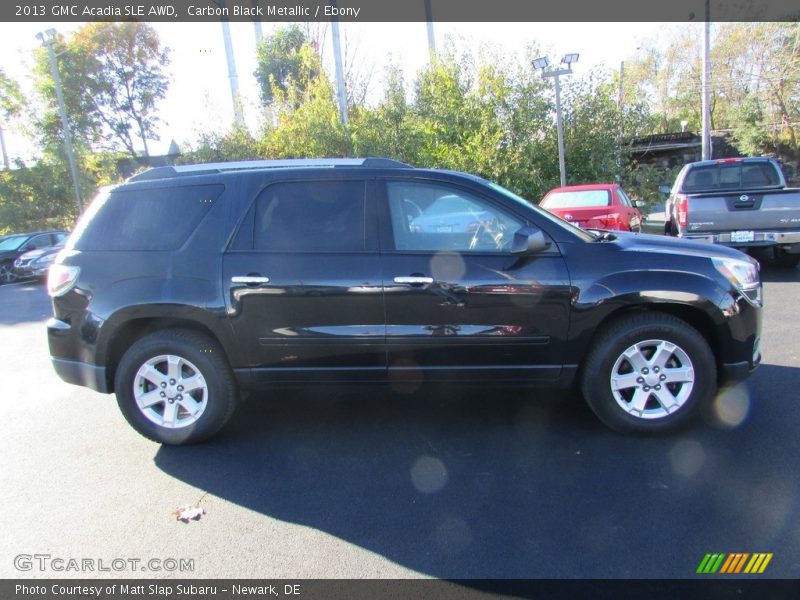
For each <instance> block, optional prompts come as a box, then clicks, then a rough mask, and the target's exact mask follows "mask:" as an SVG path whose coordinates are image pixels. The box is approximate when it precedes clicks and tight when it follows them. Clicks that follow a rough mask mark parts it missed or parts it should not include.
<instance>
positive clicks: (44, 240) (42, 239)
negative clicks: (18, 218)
mask: <svg viewBox="0 0 800 600" xmlns="http://www.w3.org/2000/svg"><path fill="white" fill-rule="evenodd" d="M50 245H52V244H51V242H50V234H49V233H46V234H44V235H37V236H34V237H33V238H31V240H30V241H29V242H28V243H27V244H25V247H26V248H28V249H29V250H36V249H38V248H47V247H48V246H50Z"/></svg>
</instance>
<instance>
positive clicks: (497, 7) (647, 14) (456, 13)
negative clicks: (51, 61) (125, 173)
mask: <svg viewBox="0 0 800 600" xmlns="http://www.w3.org/2000/svg"><path fill="white" fill-rule="evenodd" d="M709 5H710V20H711V21H715V22H726V21H787V20H791V21H796V20H797V19H798V16H800V6H799V5H798V3H797V0H710V2H709ZM427 6H429V8H430V14H431V17H432V19H433V21H438V22H463V23H467V22H520V21H522V22H614V21H627V22H637V21H638V22H642V21H658V22H661V21H671V22H691V21H704V20H706V0H669V1H667V2H663V1H659V0H567V1H562V2H559V1H556V0H430V3H428V2H426V0H336V1H334V0H311V1H309V0H294V1H280V0H164V1H153V0H79V1H75V0H4V1H3V2H2V3H0V21H10V22H15V21H16V22H68V21H75V22H82V21H130V20H137V21H159V22H193V21H198V22H200V21H220V20H223V19H227V20H229V21H253V20H258V21H262V22H264V23H269V22H297V21H330V20H331V19H334V18H337V19H339V20H340V21H342V22H354V23H369V22H413V21H427V20H428V16H427ZM598 35H602V30H600V31H598Z"/></svg>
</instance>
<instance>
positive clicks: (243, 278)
mask: <svg viewBox="0 0 800 600" xmlns="http://www.w3.org/2000/svg"><path fill="white" fill-rule="evenodd" d="M231 283H238V284H245V285H263V284H265V283H269V277H261V276H255V275H236V276H234V277H231Z"/></svg>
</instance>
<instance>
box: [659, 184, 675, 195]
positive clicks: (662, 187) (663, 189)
mask: <svg viewBox="0 0 800 600" xmlns="http://www.w3.org/2000/svg"><path fill="white" fill-rule="evenodd" d="M658 191H659V192H661V193H662V194H664V195H665V196H667V197H669V195H670V193H671V192H672V188H671V187H669V186H668V185H660V186H658Z"/></svg>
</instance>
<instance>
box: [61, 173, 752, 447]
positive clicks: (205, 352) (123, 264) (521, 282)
mask: <svg viewBox="0 0 800 600" xmlns="http://www.w3.org/2000/svg"><path fill="white" fill-rule="evenodd" d="M48 288H49V293H50V295H51V296H52V298H53V311H54V316H53V318H52V319H50V321H49V322H48V324H47V330H48V336H49V344H50V353H51V355H52V361H53V365H54V367H55V369H56V371H57V373H58V374H59V375H60V376H61V377H62V378H63V379H64V380H65V381H68V382H70V383H75V384H78V385H84V386H87V387H90V388H92V389H94V390H97V391H99V392H106V393H110V392H115V393H116V396H117V401H118V403H119V406H120V409H121V410H122V412H123V414H124V415H125V417H126V418H127V420H128V421H129V422H130V424H131V425H132V426H133V427H134V428H135V429H136V430H137V431H139V432H140V433H141V434H142V435H144V436H146V437H148V438H150V439H152V440H156V441H159V442H163V443H166V444H182V443H188V442H195V441H199V440H202V439H206V438H208V437H210V436H212V435H213V434H215V433H216V432H217V431H219V430H220V428H221V427H223V425H224V424H225V422H226V421H227V420H228V418H229V417H230V416H231V414H232V413H233V410H234V408H235V406H236V403H237V398H238V397H239V393H240V391H241V390H264V389H265V390H269V389H276V388H279V387H280V386H281V385H285V384H297V383H302V384H307V385H314V384H316V385H319V384H322V385H327V384H331V383H332V382H337V383H348V384H349V383H352V384H355V383H359V382H371V383H376V382H386V381H388V380H390V379H391V378H392V377H395V376H397V375H400V376H402V377H404V378H413V379H418V380H421V381H430V382H434V381H435V382H451V383H453V384H454V385H455V384H460V385H464V384H467V385H469V384H470V383H475V382H487V381H488V382H494V383H497V384H498V385H500V384H508V383H514V384H520V385H524V386H532V387H535V386H550V387H562V388H566V387H570V386H573V385H577V386H579V387H580V389H581V390H582V392H583V395H584V397H585V398H586V400H587V401H588V403H589V405H590V406H591V408H592V410H593V411H594V412H595V413H596V414H597V416H598V417H599V418H600V419H601V420H602V421H603V422H604V423H606V424H607V425H609V426H610V427H612V428H614V429H616V430H620V431H634V432H637V431H638V432H651V431H660V430H664V429H668V428H672V427H674V426H676V425H679V424H681V423H683V422H684V421H685V420H686V419H687V418H688V417H690V416H691V414H692V412H693V411H694V409H696V408H697V407H698V406H700V405H702V404H703V403H707V402H710V401H711V399H712V397H713V396H714V394H715V391H716V389H717V386H718V385H719V384H720V383H721V382H722V381H725V380H731V379H734V380H735V379H742V378H744V377H746V376H747V375H748V374H750V373H751V372H752V371H753V369H755V368H756V366H757V365H758V363H759V361H760V353H759V335H760V330H761V310H762V309H761V305H762V295H761V281H760V277H759V268H758V264H757V263H756V262H755V261H754V260H753V259H751V258H749V257H748V256H746V255H745V254H743V253H741V252H739V251H737V250H734V249H731V248H726V247H722V246H717V245H711V244H707V243H702V242H692V241H688V240H680V239H673V238H667V237H661V236H650V235H640V234H631V233H621V232H614V233H611V232H603V231H586V230H582V229H579V228H577V227H574V226H572V225H570V224H569V223H567V222H565V221H562V220H561V219H559V218H558V217H555V216H553V215H551V214H549V213H547V212H545V211H543V210H541V209H539V208H537V207H535V206H533V205H531V204H530V203H528V202H526V201H525V200H523V199H521V198H519V197H518V196H515V195H514V194H513V193H511V192H509V191H507V190H505V189H503V188H502V187H500V186H498V185H496V184H494V183H491V182H488V181H486V180H483V179H481V178H479V177H475V176H472V175H467V174H463V173H454V172H447V171H437V170H423V169H416V168H412V167H409V166H407V165H404V164H402V163H398V162H395V161H391V160H387V159H336V160H285V161H258V162H247V163H222V164H205V165H191V166H180V167H160V168H156V169H151V170H149V171H145V172H143V173H141V174H139V175H136V176H134V177H132V178H131V179H129V180H128V181H127V182H126V183H124V184H122V185H119V186H117V187H115V188H113V189H109V190H105V191H103V192H102V193H101V194H100V195H99V197H98V198H96V199H95V200H94V202H93V203H92V205H91V207H90V208H89V210H88V211H87V212H86V214H84V216H83V217H82V218H81V220H80V222H79V224H78V226H77V227H76V229H75V231H74V232H73V234H72V235H71V237H70V239H69V241H68V244H67V246H66V248H65V249H64V250H63V251H62V253H61V254H60V255H59V257H58V258H57V260H56V264H55V265H54V266H53V267H52V268H51V270H50V273H49V280H48Z"/></svg>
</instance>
